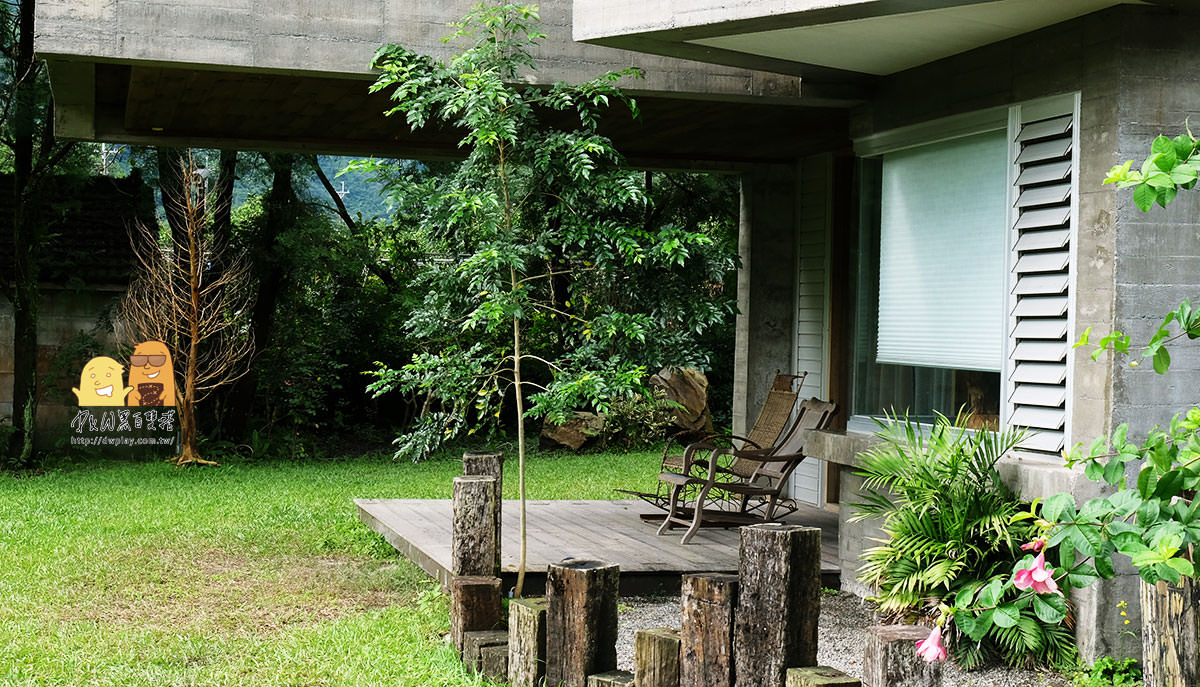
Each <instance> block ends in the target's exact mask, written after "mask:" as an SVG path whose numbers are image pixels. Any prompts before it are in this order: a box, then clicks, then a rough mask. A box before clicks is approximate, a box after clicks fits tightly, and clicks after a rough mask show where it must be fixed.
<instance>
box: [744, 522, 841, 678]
mask: <svg viewBox="0 0 1200 687" xmlns="http://www.w3.org/2000/svg"><path fill="white" fill-rule="evenodd" d="M738 573H739V574H738V577H739V578H740V579H739V582H738V585H739V588H738V599H737V613H736V616H735V617H734V625H733V650H734V678H735V684H736V685H737V687H783V684H784V679H785V673H786V671H787V669H788V668H803V667H806V666H815V665H816V664H817V621H818V620H819V619H820V615H821V530H820V529H819V528H816V527H802V526H799V525H783V524H778V523H768V524H762V525H753V526H750V527H743V528H742V545H741V556H740V560H739V562H738Z"/></svg>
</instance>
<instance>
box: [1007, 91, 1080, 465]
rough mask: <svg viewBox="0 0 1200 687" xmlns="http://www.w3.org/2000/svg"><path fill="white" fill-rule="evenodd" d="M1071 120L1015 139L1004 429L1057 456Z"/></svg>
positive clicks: (1062, 409)
mask: <svg viewBox="0 0 1200 687" xmlns="http://www.w3.org/2000/svg"><path fill="white" fill-rule="evenodd" d="M1073 127H1074V122H1073V117H1072V115H1067V116H1058V117H1051V118H1047V119H1041V120H1038V121H1032V122H1023V123H1022V124H1021V126H1020V127H1019V128H1020V131H1018V132H1016V135H1015V137H1014V152H1015V156H1016V159H1015V161H1014V164H1015V165H1016V167H1017V169H1016V170H1015V175H1014V176H1015V178H1016V182H1015V183H1016V188H1015V189H1014V191H1015V192H1014V193H1013V196H1012V197H1013V199H1014V201H1013V203H1014V206H1013V210H1012V216H1013V218H1014V219H1013V226H1012V233H1013V235H1012V237H1011V243H1010V245H1011V246H1012V251H1013V253H1012V256H1011V264H1012V265H1013V269H1012V273H1011V274H1010V275H1009V279H1010V285H1011V292H1012V298H1011V306H1012V307H1011V317H1010V320H1009V321H1010V328H1009V332H1008V336H1009V344H1008V350H1009V357H1010V358H1011V361H1012V365H1011V367H1010V368H1009V369H1010V370H1011V372H1010V379H1009V387H1008V388H1009V393H1008V398H1007V402H1008V404H1009V407H1008V418H1009V423H1010V424H1012V425H1015V426H1018V427H1026V428H1028V429H1029V435H1028V436H1027V437H1026V439H1025V440H1024V441H1023V442H1022V443H1021V448H1022V449H1024V450H1026V451H1034V452H1038V453H1058V452H1059V451H1061V450H1062V448H1063V444H1064V441H1065V438H1066V437H1065V428H1066V418H1067V359H1068V352H1069V350H1070V344H1069V342H1068V340H1067V333H1068V320H1067V317H1068V313H1067V308H1068V306H1069V303H1070V293H1069V290H1070V283H1071V278H1070V256H1071V245H1070V242H1071V188H1072V184H1071V181H1072V175H1073V174H1074V171H1075V167H1076V164H1077V163H1076V159H1075V152H1074V150H1073V146H1072V133H1073V132H1072V129H1073Z"/></svg>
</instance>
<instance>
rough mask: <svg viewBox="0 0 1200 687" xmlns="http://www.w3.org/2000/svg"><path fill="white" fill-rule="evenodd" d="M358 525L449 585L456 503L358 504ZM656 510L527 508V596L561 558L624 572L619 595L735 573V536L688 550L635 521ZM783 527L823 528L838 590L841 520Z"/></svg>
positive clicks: (511, 527) (511, 520) (704, 536)
mask: <svg viewBox="0 0 1200 687" xmlns="http://www.w3.org/2000/svg"><path fill="white" fill-rule="evenodd" d="M354 503H355V504H356V505H357V506H358V516H359V518H360V519H361V520H362V521H363V522H364V523H365V524H366V525H367V526H368V527H370V528H371V529H372V530H374V531H375V532H377V533H379V534H380V535H382V536H383V537H384V538H385V539H387V541H388V542H389V543H390V544H391V545H392V546H394V547H396V549H397V550H398V551H399V552H400V553H401V554H402V555H403V556H405V557H406V558H408V559H409V560H411V561H413V562H414V563H416V564H417V565H418V566H420V567H421V569H422V570H424V571H425V572H427V573H429V574H430V575H431V576H433V577H434V578H436V579H438V580H440V581H441V582H442V584H443V585H446V584H447V583H448V581H449V576H450V574H449V570H448V568H449V566H450V527H451V502H450V501H448V500H447V501H433V500H424V499H355V501H354ZM519 508H520V506H519V504H518V502H517V501H505V502H504V512H503V522H504V525H503V529H504V532H503V542H502V544H501V547H502V556H501V568H502V576H503V578H504V584H505V589H508V588H510V587H511V586H512V585H513V584H514V583H515V580H516V571H517V561H518V553H519V551H520V548H519V546H520V544H519V539H518V536H519V535H518V529H519V527H518V517H519V513H520V510H519ZM653 512H656V509H654V508H652V507H651V506H648V505H646V504H645V503H643V502H641V501H638V500H631V501H529V502H528V503H527V517H528V549H527V552H526V553H527V558H528V564H527V567H526V569H527V573H526V576H525V580H526V581H525V585H526V586H525V589H526V593H527V594H538V593H540V590H541V589H542V587H543V586H544V584H545V571H546V566H547V565H549V564H550V563H552V562H557V561H560V560H562V559H563V558H568V557H575V558H596V559H601V560H605V561H610V562H613V563H617V564H618V565H620V566H621V589H622V593H625V594H635V593H648V592H654V591H663V592H671V591H677V590H678V589H679V584H680V575H681V574H683V573H687V572H737V558H738V537H739V535H738V531H737V530H736V529H719V528H706V529H704V530H703V531H702V532H699V533H697V535H696V537H695V538H694V539H693V540H692V542H691V543H690V544H688V545H686V546H683V545H681V544H680V543H679V539H680V537H681V536H682V534H683V529H676V530H673V531H672V533H671V534H668V535H664V536H661V537H660V536H657V535H656V534H655V532H656V529H657V525H656V524H655V525H651V524H647V523H645V522H643V521H642V520H641V519H640V518H639V517H638V515H639V514H641V513H653ZM784 521H785V522H789V523H795V524H803V525H810V526H813V527H820V528H821V530H822V532H821V540H822V556H821V558H822V560H821V569H822V577H823V580H824V584H825V585H826V586H828V587H834V588H836V587H838V586H839V572H838V565H837V513H835V512H830V511H826V510H822V509H819V508H811V507H804V508H801V509H800V510H799V511H797V512H796V513H793V514H792V515H790V516H788V517H787V518H786V519H785V520H784Z"/></svg>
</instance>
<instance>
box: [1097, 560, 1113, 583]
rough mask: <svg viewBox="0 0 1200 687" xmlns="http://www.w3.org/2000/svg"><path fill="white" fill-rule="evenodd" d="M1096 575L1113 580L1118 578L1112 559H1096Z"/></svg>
mask: <svg viewBox="0 0 1200 687" xmlns="http://www.w3.org/2000/svg"><path fill="white" fill-rule="evenodd" d="M1095 563H1096V574H1097V575H1099V576H1100V577H1102V578H1104V579H1106V580H1111V579H1112V578H1114V577H1116V576H1117V570H1116V568H1115V567H1114V566H1113V562H1112V558H1109V557H1108V556H1097V557H1096V559H1095Z"/></svg>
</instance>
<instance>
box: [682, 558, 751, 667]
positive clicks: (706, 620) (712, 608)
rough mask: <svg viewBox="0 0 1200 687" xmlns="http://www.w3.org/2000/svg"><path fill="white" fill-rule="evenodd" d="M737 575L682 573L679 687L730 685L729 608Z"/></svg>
mask: <svg viewBox="0 0 1200 687" xmlns="http://www.w3.org/2000/svg"><path fill="white" fill-rule="evenodd" d="M737 583H738V578H737V575H726V574H722V573H697V574H695V575H684V576H683V588H682V591H681V593H680V597H681V600H682V605H683V628H682V629H681V630H680V633H679V634H680V641H681V644H682V650H681V651H680V655H679V684H680V687H733V612H734V608H735V607H736V606H737Z"/></svg>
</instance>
